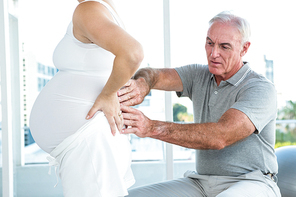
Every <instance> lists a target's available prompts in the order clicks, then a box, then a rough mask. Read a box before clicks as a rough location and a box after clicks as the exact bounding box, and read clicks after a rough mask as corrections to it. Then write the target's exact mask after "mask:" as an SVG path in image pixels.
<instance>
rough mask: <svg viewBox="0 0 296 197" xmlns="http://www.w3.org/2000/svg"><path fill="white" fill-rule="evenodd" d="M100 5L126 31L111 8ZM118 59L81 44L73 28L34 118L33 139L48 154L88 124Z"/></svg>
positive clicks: (58, 52)
mask: <svg viewBox="0 0 296 197" xmlns="http://www.w3.org/2000/svg"><path fill="white" fill-rule="evenodd" d="M98 2H100V3H102V4H103V5H104V6H105V7H106V8H107V9H108V10H109V11H110V13H111V14H112V16H113V18H114V21H115V22H116V23H117V24H118V25H119V26H120V27H122V28H123V25H122V24H121V23H120V20H119V17H118V16H117V15H116V13H115V11H114V10H113V9H112V8H111V6H109V5H108V4H107V3H105V2H103V1H98ZM114 58H115V56H114V55H113V54H112V53H111V52H109V51H107V50H105V49H103V48H101V47H99V46H98V45H96V44H91V43H90V44H89V43H87V44H86V43H82V42H80V41H79V40H77V39H76V38H75V37H74V35H73V23H72V22H71V23H70V24H69V26H68V28H67V32H66V35H65V36H64V37H63V38H62V40H61V41H60V42H59V44H58V45H57V47H56V49H55V51H54V54H53V62H54V65H55V66H56V67H57V68H58V69H59V72H58V73H57V74H56V75H55V76H54V77H53V78H52V79H51V80H50V81H49V82H48V83H47V84H46V86H45V87H44V88H43V89H42V91H41V92H40V94H39V96H38V97H37V99H36V101H35V103H34V106H33V108H32V111H31V116H30V129H31V133H32V136H33V138H34V140H35V142H36V143H37V144H38V145H39V146H40V147H41V148H42V149H43V150H44V151H46V152H48V153H50V152H51V151H52V150H53V149H54V148H55V147H56V146H57V145H58V144H60V143H61V142H62V141H63V140H64V139H65V138H67V137H68V136H70V135H72V134H74V133H75V132H76V131H77V130H78V129H79V128H80V127H81V126H83V125H84V124H85V123H86V122H87V120H86V119H85V117H86V115H87V113H88V111H89V110H90V108H91V107H92V105H93V103H94V101H95V99H96V98H97V96H98V95H99V94H100V92H101V91H102V89H103V87H104V86H105V84H106V82H107V80H108V78H109V76H110V74H111V71H112V68H113V61H114Z"/></svg>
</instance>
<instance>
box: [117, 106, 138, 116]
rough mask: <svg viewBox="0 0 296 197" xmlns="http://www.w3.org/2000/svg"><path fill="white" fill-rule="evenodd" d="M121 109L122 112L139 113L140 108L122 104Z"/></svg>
mask: <svg viewBox="0 0 296 197" xmlns="http://www.w3.org/2000/svg"><path fill="white" fill-rule="evenodd" d="M120 110H121V111H122V112H125V113H132V114H137V112H138V110H136V109H134V108H132V107H129V106H125V105H120Z"/></svg>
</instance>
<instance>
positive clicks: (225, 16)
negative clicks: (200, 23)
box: [209, 11, 251, 44]
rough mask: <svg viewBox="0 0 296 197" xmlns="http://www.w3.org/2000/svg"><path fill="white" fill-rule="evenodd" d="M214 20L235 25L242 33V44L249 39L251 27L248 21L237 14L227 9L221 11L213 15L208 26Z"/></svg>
mask: <svg viewBox="0 0 296 197" xmlns="http://www.w3.org/2000/svg"><path fill="white" fill-rule="evenodd" d="M214 22H221V23H230V24H231V25H233V26H234V27H236V28H237V29H238V30H239V32H240V33H241V35H242V41H241V42H242V44H244V43H246V42H248V41H250V36H251V27H250V24H249V22H248V21H247V20H246V19H244V18H241V17H239V16H236V15H234V14H233V13H231V12H229V11H223V12H220V13H219V14H217V15H216V16H214V17H213V18H212V19H211V20H210V21H209V25H210V27H211V26H212V24H213V23H214Z"/></svg>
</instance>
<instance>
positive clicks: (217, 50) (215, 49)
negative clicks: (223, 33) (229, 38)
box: [211, 46, 220, 58]
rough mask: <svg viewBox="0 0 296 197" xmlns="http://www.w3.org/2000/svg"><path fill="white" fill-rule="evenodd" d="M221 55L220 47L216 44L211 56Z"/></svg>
mask: <svg viewBox="0 0 296 197" xmlns="http://www.w3.org/2000/svg"><path fill="white" fill-rule="evenodd" d="M219 55H220V52H219V47H217V46H214V47H213V48H212V53H211V56H212V57H213V58H216V57H219Z"/></svg>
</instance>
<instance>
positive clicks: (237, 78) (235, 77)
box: [211, 62, 251, 86]
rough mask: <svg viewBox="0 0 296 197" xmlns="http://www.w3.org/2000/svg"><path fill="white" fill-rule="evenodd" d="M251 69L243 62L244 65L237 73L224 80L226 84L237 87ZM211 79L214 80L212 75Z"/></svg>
mask: <svg viewBox="0 0 296 197" xmlns="http://www.w3.org/2000/svg"><path fill="white" fill-rule="evenodd" d="M250 70H251V68H250V66H249V63H248V62H244V65H243V66H242V67H241V68H240V69H239V71H237V72H236V73H235V74H234V75H233V76H232V77H231V78H230V79H228V80H226V81H227V82H228V83H230V84H232V85H234V86H237V85H239V84H240V83H241V82H242V81H243V80H244V79H245V78H246V76H247V75H248V73H249V72H250ZM211 79H214V74H212V75H211Z"/></svg>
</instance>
